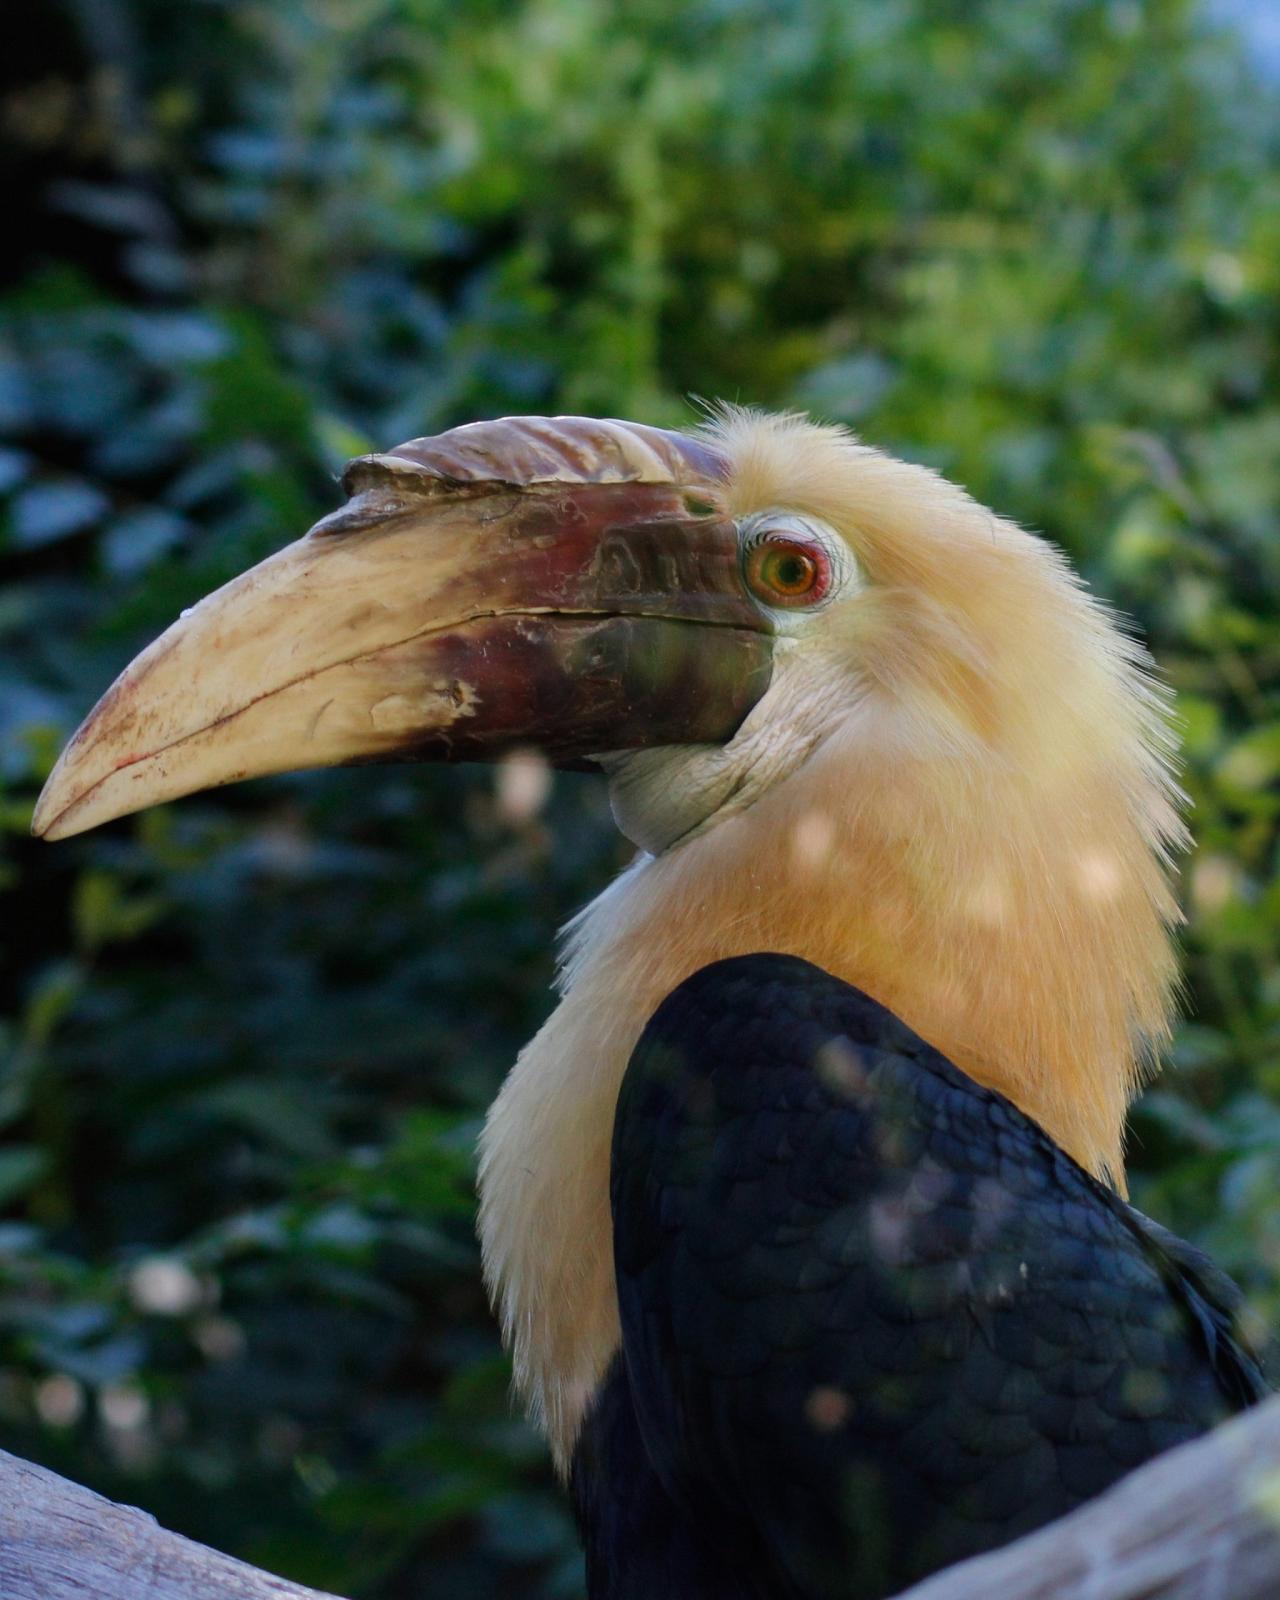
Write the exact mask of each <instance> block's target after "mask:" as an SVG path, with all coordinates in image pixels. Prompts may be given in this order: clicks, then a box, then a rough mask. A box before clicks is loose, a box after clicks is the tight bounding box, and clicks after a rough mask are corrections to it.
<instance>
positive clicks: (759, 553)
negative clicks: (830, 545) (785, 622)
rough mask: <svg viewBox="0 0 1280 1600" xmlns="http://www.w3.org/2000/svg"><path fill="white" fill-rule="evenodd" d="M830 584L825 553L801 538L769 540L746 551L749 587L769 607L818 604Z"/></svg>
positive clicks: (829, 573) (763, 540)
mask: <svg viewBox="0 0 1280 1600" xmlns="http://www.w3.org/2000/svg"><path fill="white" fill-rule="evenodd" d="M830 583H831V569H830V564H829V563H828V560H827V554H826V551H825V550H822V549H820V548H819V547H817V546H815V545H812V544H806V543H803V542H802V541H801V540H799V539H788V538H786V537H775V538H766V539H762V540H761V541H760V543H759V544H757V545H754V546H753V547H752V548H751V549H750V550H749V551H748V552H747V584H748V586H749V588H750V589H751V592H752V593H753V594H754V595H755V596H756V598H757V599H759V600H763V601H764V603H765V604H766V605H770V606H811V605H816V604H817V602H818V601H819V600H821V599H822V597H823V595H825V594H826V592H827V589H828V587H829V586H830Z"/></svg>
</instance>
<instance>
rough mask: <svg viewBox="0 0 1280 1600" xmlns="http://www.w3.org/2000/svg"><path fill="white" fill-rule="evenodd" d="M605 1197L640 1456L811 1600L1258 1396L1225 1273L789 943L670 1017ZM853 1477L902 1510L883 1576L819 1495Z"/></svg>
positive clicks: (972, 1542) (646, 1056) (992, 1537)
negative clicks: (746, 1518)
mask: <svg viewBox="0 0 1280 1600" xmlns="http://www.w3.org/2000/svg"><path fill="white" fill-rule="evenodd" d="M611 1187H612V1201H613V1211H614V1254H615V1265H616V1269H617V1279H618V1295H619V1307H620V1310H621V1314H622V1326H623V1343H624V1352H625V1355H626V1361H627V1367H628V1373H629V1376H630V1382H631V1389H632V1398H633V1402H634V1405H635V1408H636V1414H637V1419H638V1424H639V1430H640V1433H641V1435H642V1436H643V1438H644V1440H645V1443H646V1447H647V1448H648V1449H649V1452H650V1455H651V1457H652V1458H653V1460H654V1464H655V1467H656V1469H657V1471H658V1473H659V1475H660V1477H662V1479H663V1481H664V1484H665V1486H666V1488H667V1490H668V1492H669V1493H670V1494H671V1495H672V1496H673V1497H674V1498H675V1499H677V1500H682V1499H691V1500H693V1499H696V1500H699V1502H700V1503H702V1504H706V1503H707V1497H708V1495H710V1496H712V1497H714V1496H716V1495H729V1496H733V1497H736V1499H737V1500H739V1501H741V1502H742V1503H743V1504H745V1505H747V1506H749V1507H750V1511H751V1515H752V1516H753V1517H754V1518H755V1519H756V1521H757V1524H758V1525H759V1526H760V1527H762V1528H764V1529H766V1530H767V1529H768V1528H769V1527H771V1526H775V1525H776V1526H777V1527H778V1528H779V1529H780V1530H784V1532H785V1537H783V1534H782V1533H780V1534H779V1540H778V1543H777V1545H776V1549H777V1550H778V1551H779V1552H780V1553H781V1556H782V1558H784V1559H785V1560H786V1561H788V1562H790V1561H791V1560H792V1559H793V1557H794V1559H795V1561H796V1562H797V1563H799V1565H798V1566H796V1567H795V1568H794V1569H789V1571H790V1578H791V1579H794V1580H795V1581H796V1582H797V1583H798V1584H799V1589H798V1592H804V1593H813V1594H823V1593H825V1592H826V1589H825V1588H824V1581H825V1580H824V1579H823V1577H822V1573H823V1572H824V1571H826V1570H828V1569H829V1570H832V1571H839V1572H845V1571H846V1570H847V1569H848V1564H849V1562H850V1561H851V1560H854V1561H858V1562H861V1561H863V1560H864V1558H865V1560H866V1561H867V1562H868V1563H869V1565H868V1566H867V1567H866V1571H867V1573H868V1582H872V1581H873V1570H878V1571H882V1572H883V1573H887V1574H888V1575H889V1577H891V1578H892V1580H893V1581H895V1582H902V1581H905V1580H906V1579H907V1578H909V1577H912V1576H915V1575H919V1573H920V1572H921V1571H924V1570H929V1569H930V1567H931V1566H932V1565H937V1564H941V1562H942V1560H943V1559H944V1558H945V1559H947V1560H952V1559H958V1558H959V1556H960V1555H963V1554H966V1553H971V1552H972V1551H974V1550H977V1549H983V1548H989V1547H990V1544H991V1543H993V1542H1000V1539H1002V1538H1006V1537H1010V1536H1012V1534H1013V1533H1015V1532H1017V1531H1023V1530H1025V1529H1026V1528H1029V1527H1032V1526H1036V1525H1038V1524H1039V1523H1040V1522H1043V1521H1044V1520H1047V1519H1048V1518H1049V1517H1051V1516H1056V1515H1059V1514H1061V1513H1062V1512H1063V1511H1065V1510H1067V1509H1070V1507H1071V1506H1072V1505H1073V1504H1076V1503H1079V1501H1080V1500H1081V1499H1084V1498H1087V1497H1088V1496H1089V1495H1091V1494H1094V1493H1097V1492H1098V1491H1099V1490H1100V1489H1101V1488H1104V1487H1106V1485H1107V1484H1108V1483H1109V1482H1112V1481H1114V1480H1115V1479H1116V1478H1117V1477H1119V1476H1121V1475H1122V1474H1123V1473H1124V1472H1125V1471H1127V1470H1130V1469H1131V1468H1132V1467H1133V1466H1136V1465H1137V1464H1139V1462H1140V1461H1142V1460H1145V1459H1147V1458H1148V1457H1149V1456H1151V1455H1153V1454H1156V1453H1157V1452H1158V1451H1159V1450H1161V1449H1165V1448H1168V1447H1170V1446H1171V1445H1173V1444H1176V1443H1179V1442H1181V1441H1182V1440H1184V1439H1187V1438H1190V1437H1193V1436H1194V1435H1195V1434H1196V1433H1199V1432H1202V1431H1203V1430H1204V1429H1205V1428H1207V1427H1210V1426H1212V1425H1213V1424H1214V1423H1215V1422H1216V1421H1218V1420H1220V1419H1221V1418H1222V1417H1224V1416H1226V1415H1228V1414H1229V1413H1230V1412H1232V1411H1234V1410H1237V1409H1239V1408H1240V1407H1241V1406H1243V1405H1246V1404H1248V1403H1250V1402H1251V1401H1252V1400H1254V1399H1256V1398H1258V1397H1259V1396H1260V1395H1261V1393H1262V1392H1263V1381H1262V1378H1261V1375H1260V1373H1259V1371H1258V1368H1257V1364H1256V1362H1254V1360H1253V1358H1252V1356H1251V1355H1250V1353H1249V1352H1248V1349H1247V1346H1246V1344H1245V1342H1244V1340H1243V1339H1242V1338H1241V1336H1240V1334H1239V1331H1238V1328H1237V1326H1236V1321H1235V1308H1236V1300H1237V1296H1236V1293H1235V1290H1234V1286H1232V1285H1231V1284H1230V1281H1229V1280H1228V1279H1227V1278H1226V1277H1225V1275H1223V1274H1221V1273H1219V1272H1218V1271H1217V1270H1216V1269H1215V1268H1214V1267H1213V1266H1212V1265H1211V1264H1210V1263H1209V1262H1208V1261H1207V1259H1206V1258H1204V1257H1202V1256H1201V1255H1200V1254H1199V1252H1197V1251H1195V1250H1193V1249H1192V1247H1191V1246H1189V1245H1186V1244H1184V1243H1183V1242H1182V1241H1180V1240H1177V1239H1175V1238H1173V1236H1172V1235H1170V1234H1168V1233H1166V1232H1165V1231H1164V1230H1163V1229H1161V1228H1159V1227H1158V1226H1157V1225H1156V1224H1154V1223H1151V1222H1150V1221H1148V1220H1147V1219H1146V1218H1144V1217H1142V1216H1141V1215H1140V1214H1139V1213H1137V1212H1136V1211H1134V1210H1133V1209H1132V1208H1130V1207H1129V1206H1128V1205H1126V1204H1125V1202H1124V1201H1123V1200H1121V1199H1120V1198H1119V1197H1118V1196H1117V1195H1115V1194H1114V1193H1113V1192H1112V1191H1110V1190H1109V1189H1107V1188H1106V1187H1105V1186H1104V1185H1102V1184H1100V1183H1098V1182H1097V1181H1096V1180H1095V1179H1093V1178H1092V1177H1091V1176H1090V1174H1088V1173H1087V1172H1085V1171H1084V1170H1083V1169H1082V1168H1081V1167H1079V1166H1078V1165H1077V1163H1076V1162H1074V1161H1073V1160H1072V1159H1071V1158H1070V1157H1069V1156H1068V1155H1067V1154H1066V1153H1065V1152H1064V1151H1063V1150H1061V1149H1060V1148H1059V1147H1058V1146H1057V1145H1056V1144H1055V1143H1054V1141H1053V1140H1052V1139H1050V1138H1049V1137H1048V1135H1047V1134H1046V1133H1045V1132H1044V1130H1043V1129H1041V1128H1040V1127H1039V1126H1038V1125H1037V1124H1036V1123H1035V1122H1033V1121H1032V1120H1031V1119H1030V1118H1029V1117H1027V1116H1026V1115H1025V1114H1024V1113H1022V1112H1021V1111H1020V1110H1019V1109H1018V1108H1017V1107H1016V1106H1014V1105H1013V1104H1012V1103H1011V1102H1010V1101H1009V1100H1008V1099H1006V1098H1005V1097H1004V1096H1002V1095H1000V1094H998V1093H996V1092H994V1091H992V1090H989V1089H986V1088H983V1087H981V1086H980V1085H978V1084H977V1083H975V1082H974V1081H973V1080H972V1079H970V1078H969V1077H967V1076H966V1075H965V1074H964V1073H963V1072H961V1071H959V1070H958V1069H957V1068H956V1067H955V1066H954V1065H953V1064H952V1063H951V1062H949V1061H948V1060H947V1059H946V1058H945V1057H944V1056H942V1055H941V1054H940V1053H939V1052H938V1051H937V1050H935V1049H933V1048H932V1047H931V1046H930V1045H929V1044H927V1043H926V1042H925V1041H924V1040H923V1039H921V1038H920V1037H919V1036H918V1035H917V1034H915V1033H914V1032H912V1030H911V1029H910V1028H908V1027H907V1026H906V1025H905V1024H904V1023H903V1022H902V1021H901V1020H900V1019H899V1018H897V1017H895V1016H894V1015H893V1014H892V1013H891V1012H889V1011H888V1010H886V1009H885V1008H884V1007H883V1006H881V1005H879V1004H877V1002H876V1001H874V1000H873V999H871V998H870V997H869V996H867V995H865V994H863V993H861V992H860V991H859V990H857V989H855V988H852V987H851V986H850V985H848V984H846V983H843V982H841V981H840V980H838V979H835V978H833V977H832V976H831V975H830V974H828V973H825V972H823V971H821V969H819V968H817V967H814V966H812V965H810V964H809V963H807V962H803V961H800V960H797V959H795V958H793V957H788V956H782V955H774V954H760V955H753V956H747V957H739V958H735V959H732V960H729V961H724V962H719V963H717V964H715V965H713V966H709V967H706V968H704V969H702V970H701V971H699V972H697V973H695V974H694V975H693V976H692V977H691V978H689V979H687V980H686V981H685V982H684V983H683V984H681V985H680V987H679V988H678V989H676V990H675V991H673V993H672V994H671V995H670V996H669V997H668V998H667V999H666V1000H665V1001H664V1002H663V1004H662V1005H661V1006H660V1007H659V1009H658V1010H657V1012H656V1013H655V1014H654V1016H653V1018H652V1019H651V1021H650V1023H649V1025H648V1026H647V1028H646V1029H645V1032H644V1035H643V1037H642V1038H641V1040H640V1042H639V1044H638V1045H637V1047H636V1050H635V1052H634V1054H633V1056H632V1060H631V1063H630V1065H629V1068H628V1071H627V1074H626V1077H625V1080H624V1083H623V1086H622V1091H621V1094H620V1097H619V1102H618V1109H617V1114H616V1118H615V1126H614V1144H613V1162H612V1180H611ZM748 1438H749V1440H750V1445H751V1448H750V1449H747V1448H745V1445H744V1444H743V1441H744V1440H747V1439H748ZM766 1459H767V1460H768V1461H769V1462H770V1465H769V1467H768V1468H767V1469H766V1468H765V1467H763V1466H762V1465H760V1463H762V1462H764V1461H765V1460H766ZM850 1474H854V1475H855V1476H856V1475H857V1474H863V1479H859V1481H864V1480H865V1482H866V1483H868V1484H871V1485H872V1488H870V1489H867V1490H866V1494H868V1495H871V1496H872V1497H873V1498H874V1497H875V1496H879V1497H880V1498H881V1499H882V1500H883V1501H884V1503H885V1504H886V1505H892V1507H893V1508H894V1522H893V1525H894V1528H895V1530H896V1533H898V1534H901V1536H902V1542H901V1544H900V1545H898V1546H895V1548H894V1549H893V1550H891V1551H887V1552H884V1553H883V1562H882V1563H881V1566H880V1567H879V1568H877V1567H876V1561H879V1560H880V1557H878V1556H877V1557H875V1559H874V1560H873V1559H872V1557H871V1556H868V1555H867V1554H866V1552H865V1550H864V1549H863V1547H862V1546H861V1545H856V1541H855V1544H854V1545H851V1544H850V1543H848V1542H847V1541H843V1540H842V1539H841V1538H840V1537H836V1536H833V1535H832V1532H831V1530H832V1529H833V1528H834V1527H836V1526H837V1524H838V1522H839V1518H838V1516H837V1515H836V1514H835V1511H834V1510H833V1507H832V1506H826V1509H825V1510H823V1509H822V1508H823V1507H824V1505H825V1501H826V1500H827V1499H829V1498H830V1497H831V1496H832V1495H834V1494H835V1492H836V1491H835V1490H833V1489H832V1488H831V1485H832V1484H835V1483H840V1484H846V1485H847V1484H848V1483H849V1482H851V1481H853V1480H852V1478H851V1477H850ZM841 1492H842V1493H843V1492H845V1491H844V1490H842V1491H841ZM790 1495H794V1496H795V1504H794V1505H791V1506H790V1508H789V1509H784V1507H783V1503H784V1502H786V1501H787V1499H788V1496H790ZM805 1527H807V1528H808V1530H809V1531H808V1534H807V1535H805V1536H803V1537H802V1536H801V1535H800V1534H799V1533H798V1532H797V1530H799V1529H802V1528H805ZM904 1529H905V1530H910V1531H908V1532H906V1533H903V1532H902V1530H904ZM994 1529H998V1530H999V1535H998V1536H997V1534H996V1533H995V1532H993V1530H994ZM851 1537H852V1536H851ZM855 1545H856V1548H855ZM796 1552H799V1553H798V1554H796ZM917 1562H918V1563H921V1565H919V1566H916V1565H913V1563H917ZM801 1568H803V1570H804V1571H805V1572H807V1573H808V1574H809V1576H808V1577H803V1578H802V1577H801ZM886 1581H888V1579H886ZM833 1592H842V1591H840V1590H839V1589H838V1588H837V1589H836V1590H834V1591H833ZM868 1592H871V1590H870V1589H869V1590H868ZM886 1592H887V1591H886Z"/></svg>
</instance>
